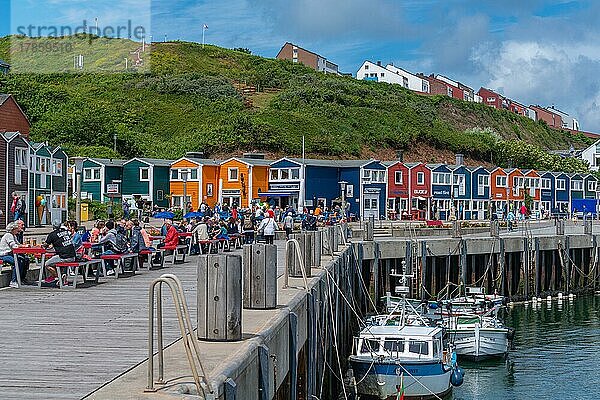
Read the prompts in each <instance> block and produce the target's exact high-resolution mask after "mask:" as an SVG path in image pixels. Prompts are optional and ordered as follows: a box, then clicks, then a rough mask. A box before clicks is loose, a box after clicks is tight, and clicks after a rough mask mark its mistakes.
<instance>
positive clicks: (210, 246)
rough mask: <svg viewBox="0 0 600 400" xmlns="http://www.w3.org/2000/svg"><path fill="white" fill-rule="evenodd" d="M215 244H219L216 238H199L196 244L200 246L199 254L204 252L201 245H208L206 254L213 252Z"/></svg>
mask: <svg viewBox="0 0 600 400" xmlns="http://www.w3.org/2000/svg"><path fill="white" fill-rule="evenodd" d="M215 244H216V245H217V246H218V245H219V241H218V240H214V239H208V240H199V241H198V245H199V246H200V254H204V253H203V252H202V245H208V252H207V253H206V254H211V253H212V252H213V249H214V245H215Z"/></svg>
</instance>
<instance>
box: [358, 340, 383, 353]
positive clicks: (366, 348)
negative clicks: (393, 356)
mask: <svg viewBox="0 0 600 400" xmlns="http://www.w3.org/2000/svg"><path fill="white" fill-rule="evenodd" d="M379 345H380V343H379V339H363V342H362V346H361V347H360V352H361V353H377V352H379Z"/></svg>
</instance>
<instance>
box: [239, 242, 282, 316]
mask: <svg viewBox="0 0 600 400" xmlns="http://www.w3.org/2000/svg"><path fill="white" fill-rule="evenodd" d="M242 263H243V270H244V308H248V309H270V308H275V307H277V246H275V245H272V244H261V243H255V244H251V245H245V246H244V250H243V258H242Z"/></svg>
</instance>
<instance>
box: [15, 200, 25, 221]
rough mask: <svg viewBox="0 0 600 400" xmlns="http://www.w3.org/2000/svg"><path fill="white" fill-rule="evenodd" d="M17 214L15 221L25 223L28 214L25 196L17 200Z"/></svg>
mask: <svg viewBox="0 0 600 400" xmlns="http://www.w3.org/2000/svg"><path fill="white" fill-rule="evenodd" d="M16 210H17V212H16V215H15V221H16V220H21V221H25V213H26V212H27V204H26V203H25V196H21V197H19V198H18V200H17V208H16Z"/></svg>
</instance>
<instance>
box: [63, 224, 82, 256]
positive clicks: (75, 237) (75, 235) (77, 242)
mask: <svg viewBox="0 0 600 400" xmlns="http://www.w3.org/2000/svg"><path fill="white" fill-rule="evenodd" d="M67 228H68V229H69V233H71V240H72V241H73V246H74V247H75V252H80V250H81V246H82V245H83V234H82V232H81V231H80V230H78V225H77V221H67Z"/></svg>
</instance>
